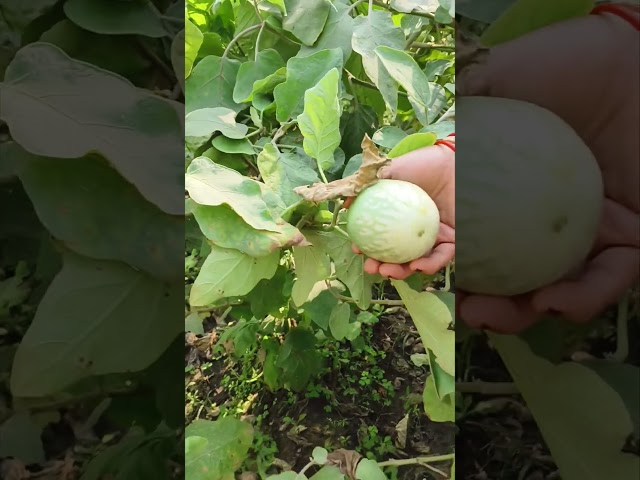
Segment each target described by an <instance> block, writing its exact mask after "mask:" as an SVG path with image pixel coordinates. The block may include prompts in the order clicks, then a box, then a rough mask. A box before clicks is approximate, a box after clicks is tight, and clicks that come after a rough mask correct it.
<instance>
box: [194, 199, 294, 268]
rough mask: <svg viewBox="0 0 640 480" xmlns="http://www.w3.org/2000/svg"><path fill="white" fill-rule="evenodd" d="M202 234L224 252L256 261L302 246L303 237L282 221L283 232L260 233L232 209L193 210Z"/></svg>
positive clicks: (198, 208) (197, 208)
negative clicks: (289, 248) (229, 251)
mask: <svg viewBox="0 0 640 480" xmlns="http://www.w3.org/2000/svg"><path fill="white" fill-rule="evenodd" d="M192 212H193V215H194V216H195V218H196V220H197V221H198V224H199V225H200V229H201V230H202V233H204V235H205V236H206V237H207V238H208V239H209V240H211V241H212V242H213V243H215V244H216V245H218V246H219V247H223V248H235V249H237V250H240V251H241V252H243V253H246V254H247V255H250V256H252V257H263V256H265V255H269V254H270V253H272V252H274V251H276V250H279V249H281V248H283V247H288V246H290V245H294V244H298V243H299V242H300V241H301V240H302V234H301V233H300V231H299V230H298V229H297V228H296V227H294V226H293V225H289V224H288V223H287V222H285V221H284V220H279V221H278V222H277V225H278V226H279V230H278V231H275V232H272V231H269V230H256V229H254V228H253V227H251V226H250V225H249V224H247V223H246V222H245V221H244V220H243V219H242V217H240V215H238V214H237V213H236V212H234V211H233V209H232V208H231V207H229V206H228V205H219V206H217V207H212V206H205V205H198V204H195V205H194V206H193V207H192Z"/></svg>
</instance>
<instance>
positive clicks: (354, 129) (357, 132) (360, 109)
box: [340, 104, 378, 158]
mask: <svg viewBox="0 0 640 480" xmlns="http://www.w3.org/2000/svg"><path fill="white" fill-rule="evenodd" d="M377 125H378V118H377V114H376V111H375V110H374V109H373V107H370V106H369V105H361V104H359V105H357V106H356V107H355V108H354V109H353V110H352V111H348V112H344V113H343V114H342V116H341V117H340V134H341V135H342V141H341V142H340V148H342V150H344V153H345V156H346V157H348V158H351V157H353V156H354V155H358V154H362V140H364V136H365V135H369V137H371V135H373V132H375V130H376V126H377Z"/></svg>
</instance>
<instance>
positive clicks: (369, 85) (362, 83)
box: [344, 69, 408, 97]
mask: <svg viewBox="0 0 640 480" xmlns="http://www.w3.org/2000/svg"><path fill="white" fill-rule="evenodd" d="M344 71H345V72H347V75H348V77H347V78H348V79H349V80H350V81H352V82H353V83H354V84H355V85H360V86H362V87H367V88H371V89H373V90H378V87H376V86H375V85H374V84H373V83H369V82H367V81H366V80H360V79H359V78H358V77H356V76H355V75H354V74H353V73H351V72H350V71H349V70H347V69H345V70H344ZM398 94H399V95H402V96H403V97H406V96H408V95H407V92H401V91H399V92H398Z"/></svg>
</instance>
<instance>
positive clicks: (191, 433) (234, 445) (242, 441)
mask: <svg viewBox="0 0 640 480" xmlns="http://www.w3.org/2000/svg"><path fill="white" fill-rule="evenodd" d="M184 434H185V438H187V439H188V438H190V437H200V438H204V439H205V440H206V441H207V445H206V448H205V449H204V451H202V448H200V449H199V451H198V452H196V453H195V454H194V455H185V478H186V480H209V479H212V478H216V479H219V480H233V479H234V478H235V475H234V474H235V471H236V470H237V469H238V468H240V466H241V465H242V462H244V460H245V458H246V457H247V454H248V453H249V448H250V447H251V443H252V442H253V436H254V431H253V427H252V426H251V425H250V424H248V423H246V422H242V421H240V420H237V419H235V418H233V417H224V418H221V419H219V420H216V421H215V422H212V421H210V420H203V419H198V420H194V421H193V422H192V423H191V424H190V425H187V427H186V428H185V432H184ZM185 454H186V452H185Z"/></svg>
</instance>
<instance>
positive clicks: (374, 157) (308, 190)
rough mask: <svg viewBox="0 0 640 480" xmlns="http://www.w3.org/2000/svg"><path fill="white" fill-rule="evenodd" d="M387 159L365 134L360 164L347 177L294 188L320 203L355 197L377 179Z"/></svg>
mask: <svg viewBox="0 0 640 480" xmlns="http://www.w3.org/2000/svg"><path fill="white" fill-rule="evenodd" d="M387 162H388V159H387V158H386V157H385V156H383V155H380V151H379V150H378V147H376V145H375V143H373V141H372V140H371V138H369V136H368V135H365V137H364V140H362V165H360V168H359V169H358V170H357V171H356V172H355V173H354V174H353V175H349V176H348V177H345V178H342V179H339V180H335V181H333V182H329V183H314V184H313V185H311V186H302V187H297V188H295V189H294V192H296V193H297V194H298V195H300V196H301V197H302V198H304V199H305V200H307V201H308V202H314V203H320V202H324V201H326V200H333V199H336V198H339V197H355V196H356V195H358V193H360V192H361V191H362V190H363V189H364V188H365V187H367V186H368V185H370V184H372V183H373V182H375V181H376V180H377V179H378V170H380V168H382V167H383V166H384V165H386V164H387Z"/></svg>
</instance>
